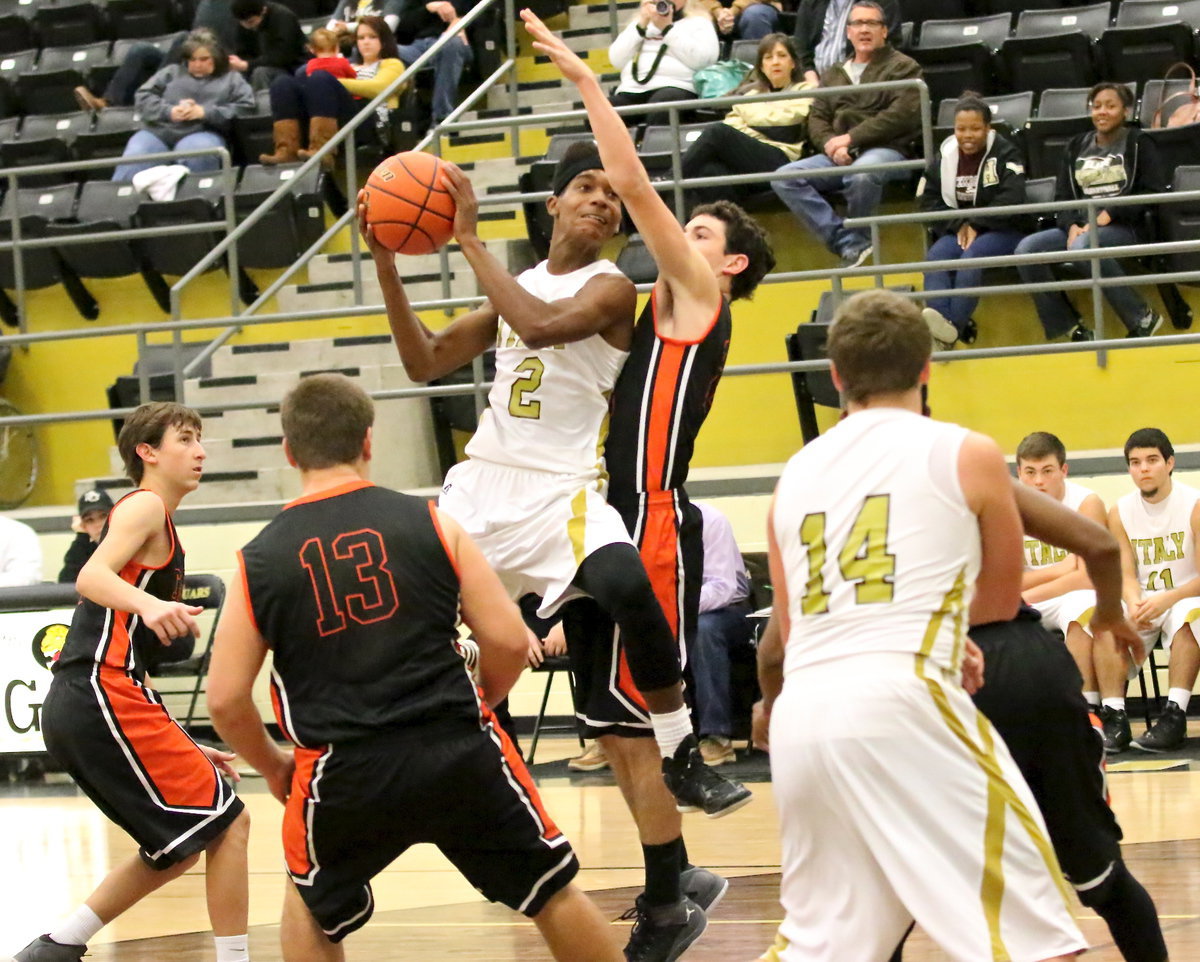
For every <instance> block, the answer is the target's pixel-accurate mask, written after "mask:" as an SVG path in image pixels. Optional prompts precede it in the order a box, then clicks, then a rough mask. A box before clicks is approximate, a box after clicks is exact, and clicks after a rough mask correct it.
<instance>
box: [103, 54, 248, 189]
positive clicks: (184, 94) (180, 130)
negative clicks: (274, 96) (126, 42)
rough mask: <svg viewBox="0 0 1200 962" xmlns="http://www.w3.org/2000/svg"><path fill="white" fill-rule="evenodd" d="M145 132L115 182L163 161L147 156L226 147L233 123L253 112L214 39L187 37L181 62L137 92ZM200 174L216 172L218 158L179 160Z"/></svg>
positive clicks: (133, 141) (130, 147)
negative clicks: (153, 159)
mask: <svg viewBox="0 0 1200 962" xmlns="http://www.w3.org/2000/svg"><path fill="white" fill-rule="evenodd" d="M134 104H135V106H136V107H137V110H138V113H139V114H140V116H141V118H142V129H141V130H139V131H137V132H136V133H135V134H134V135H133V136H132V137H130V138H129V142H128V143H127V144H126V145H125V152H124V154H123V155H122V156H123V158H125V159H127V160H128V162H127V163H123V164H121V165H120V166H118V167H117V169H116V170H115V171H114V172H113V180H132V179H133V175H134V174H136V173H137V172H138V171H141V170H146V169H147V168H150V167H154V166H157V164H159V163H162V161H157V162H156V161H138V160H137V159H136V158H139V157H141V156H144V155H145V154H155V153H163V152H165V151H184V150H197V149H200V148H203V147H223V146H225V143H226V135H227V134H228V133H229V130H230V127H231V125H232V123H233V118H234V117H237V116H239V115H243V114H248V113H251V112H252V111H253V110H254V94H253V93H252V92H251V90H250V85H249V84H248V83H246V81H245V78H243V77H242V75H241V74H240V73H238V72H237V71H232V70H230V69H229V55H228V54H227V53H226V52H225V51H224V50H223V49H222V48H221V46H220V45H219V44H217V43H214V42H212V40H202V39H200V38H197V37H195V36H194V35H193V36H190V37H188V39H187V40H186V41H184V43H183V44H182V46H181V47H180V60H179V63H173V64H170V65H168V66H166V67H164V68H163V69H162V70H160V71H158V73H156V74H155V75H154V76H153V77H151V78H150V79H149V80H147V81H146V82H145V83H144V84H142V86H141V87H139V88H138V92H137V95H136V97H135V99H134ZM179 163H181V164H183V165H184V166H186V167H187V168H188V169H189V170H192V171H194V172H196V173H200V172H202V171H211V170H216V169H217V168H218V167H220V160H219V159H218V157H217V156H216V155H215V154H212V155H207V156H202V157H186V158H180V160H179Z"/></svg>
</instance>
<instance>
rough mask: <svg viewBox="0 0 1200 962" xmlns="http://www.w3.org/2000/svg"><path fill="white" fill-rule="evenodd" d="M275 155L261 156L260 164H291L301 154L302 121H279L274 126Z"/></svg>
mask: <svg viewBox="0 0 1200 962" xmlns="http://www.w3.org/2000/svg"><path fill="white" fill-rule="evenodd" d="M274 134H275V153H273V154H259V155H258V162H259V163H260V164H268V165H270V164H290V163H291V162H292V161H294V160H295V159H296V158H297V156H299V152H300V121H298V120H277V121H275V126H274Z"/></svg>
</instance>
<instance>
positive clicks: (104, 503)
mask: <svg viewBox="0 0 1200 962" xmlns="http://www.w3.org/2000/svg"><path fill="white" fill-rule="evenodd" d="M112 508H113V499H112V498H111V497H109V495H108V492H107V491H103V490H101V489H100V488H92V489H91V490H90V491H84V492H83V494H81V495H80V496H79V510H78V512H77V514H78V515H79V516H80V517H81V518H82V517H83V516H84V515H85V514H87V513H88V512H89V511H103V512H105V513H106V514H107V513H108V512H109V511H111V510H112Z"/></svg>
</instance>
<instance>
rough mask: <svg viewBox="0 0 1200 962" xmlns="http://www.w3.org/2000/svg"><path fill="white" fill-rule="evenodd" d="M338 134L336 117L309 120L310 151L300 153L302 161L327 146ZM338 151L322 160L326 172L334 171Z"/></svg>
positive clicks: (332, 152)
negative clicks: (335, 156)
mask: <svg viewBox="0 0 1200 962" xmlns="http://www.w3.org/2000/svg"><path fill="white" fill-rule="evenodd" d="M337 132H338V122H337V118H336V117H310V118H309V120H308V150H302V151H300V152H299V153H300V159H301V160H308V158H309V157H311V156H312V155H313V154H315V153H316V152H317V151H318V150H320V149H321V148H322V147H324V146H325V144H327V143H328V142H329V141H330V140H331V139H332V138H333V135H334V134H336V133H337ZM336 153H337V151H331V152H330V153H328V154H326V155H325V156H324V157H323V158H321V166H322V167H324V168H325V169H326V170H333V163H334V155H335V154H336Z"/></svg>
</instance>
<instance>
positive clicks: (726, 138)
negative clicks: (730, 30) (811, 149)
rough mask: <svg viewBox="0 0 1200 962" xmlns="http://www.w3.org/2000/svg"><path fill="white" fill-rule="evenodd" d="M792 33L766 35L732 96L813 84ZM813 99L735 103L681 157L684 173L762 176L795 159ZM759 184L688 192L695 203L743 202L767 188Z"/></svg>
mask: <svg viewBox="0 0 1200 962" xmlns="http://www.w3.org/2000/svg"><path fill="white" fill-rule="evenodd" d="M795 54H796V51H795V48H794V47H793V46H792V39H791V37H788V36H785V35H784V34H782V33H772V34H768V35H767V36H766V37H764V38H763V39H762V41H761V42H760V43H759V45H758V54H757V56H756V57H755V60H754V69H753V70H752V71H751V72H750V75H749V76H748V77H747V78H746V81H745V83H743V84H742V85H741V86H740V87H738V88H737V90H735V91H734V94H735V95H736V94H756V93H771V92H773V91H778V90H805V89H807V88H809V87H811V86H812V84H810V83H807V82H806V81H805V80H804V78H803V75H802V74H801V73H800V68H799V65H798V64H797V63H796V56H795ZM811 106H812V100H810V99H809V98H807V97H798V98H797V99H795V100H773V101H769V102H766V103H762V102H759V103H754V102H750V103H745V104H737V105H735V106H734V107H733V108H732V109H731V110H730V111H729V114H728V115H727V116H726V117H725V120H724V121H723V122H721V123H716V124H711V125H710V126H709V127H708V129H707V130H705V131H704V133H702V134H701V135H700V136H699V137H698V138H697V139H696V140H695V141H693V142H692V145H691V146H690V147H688V149H687V153H686V154H684V155H683V176H684V177H725V176H728V175H730V174H765V173H768V172H769V171H772V170H776V169H778V168H779V167H782V166H783V165H784V164H786V163H788V162H790V161H793V160H799V159H800V154H801V151H802V148H803V146H804V141H805V138H806V136H807V134H808V128H807V126H806V125H805V119H806V118H807V117H808V110H809V107H811ZM767 186H768V185H767V183H766V181H763V182H762V183H759V184H727V185H721V186H714V187H696V188H691V189H689V190H688V196H689V198H690V199H691V200H692V201H693V202H694V203H697V204H705V203H710V202H712V201H717V200H731V201H734V202H736V203H739V204H740V203H743V202H744V201H745V199H746V198H747V197H748V196H751V195H753V194H757V193H759V192H761V191H763V190H764V189H766V187H767Z"/></svg>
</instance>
